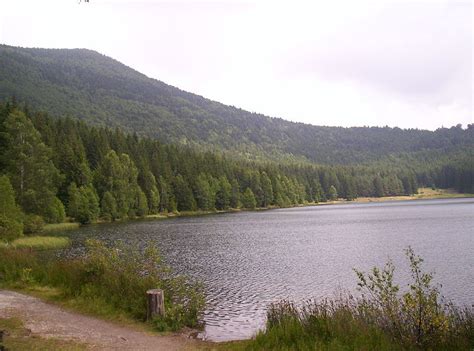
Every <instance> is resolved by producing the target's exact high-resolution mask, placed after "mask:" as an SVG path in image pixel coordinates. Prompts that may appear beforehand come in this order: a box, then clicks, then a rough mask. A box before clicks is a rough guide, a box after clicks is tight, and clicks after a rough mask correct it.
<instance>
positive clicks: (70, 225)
mask: <svg viewBox="0 0 474 351" xmlns="http://www.w3.org/2000/svg"><path fill="white" fill-rule="evenodd" d="M79 226H80V224H79V223H76V222H64V223H52V224H46V225H45V226H44V227H43V230H42V232H43V233H56V232H61V231H64V230H71V229H77V228H79Z"/></svg>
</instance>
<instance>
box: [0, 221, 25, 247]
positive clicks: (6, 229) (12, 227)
mask: <svg viewBox="0 0 474 351" xmlns="http://www.w3.org/2000/svg"><path fill="white" fill-rule="evenodd" d="M22 234H23V224H22V223H21V222H19V221H17V220H15V219H14V218H10V217H6V216H3V215H0V240H3V241H11V240H14V239H16V238H18V237H20V236H21V235H22Z"/></svg>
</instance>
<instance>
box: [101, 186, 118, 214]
mask: <svg viewBox="0 0 474 351" xmlns="http://www.w3.org/2000/svg"><path fill="white" fill-rule="evenodd" d="M100 207H101V216H102V217H103V218H105V219H107V220H109V221H113V220H115V219H118V218H119V214H118V212H117V201H115V198H114V196H113V195H112V193H111V192H109V191H106V192H105V193H104V195H103V196H102V201H101V204H100Z"/></svg>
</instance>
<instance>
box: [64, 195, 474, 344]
mask: <svg viewBox="0 0 474 351" xmlns="http://www.w3.org/2000/svg"><path fill="white" fill-rule="evenodd" d="M69 235H70V236H71V237H72V238H74V241H75V242H76V244H80V243H81V242H82V241H83V240H84V239H86V238H90V237H94V238H98V239H103V240H106V241H108V242H117V241H124V242H126V243H130V244H133V245H140V246H144V245H146V244H147V243H155V244H157V245H158V246H159V248H160V250H161V252H162V254H163V255H164V257H165V260H166V261H167V262H168V263H169V264H170V265H171V266H172V267H173V268H174V270H175V271H177V272H179V273H184V274H187V275H189V276H192V277H194V278H197V279H199V280H200V281H202V282H203V283H204V285H205V289H206V293H207V302H208V307H207V310H206V312H205V315H204V321H205V322H206V329H205V332H204V337H205V338H207V339H209V340H214V341H224V340H232V339H243V338H249V337H251V336H252V335H254V334H255V333H256V331H257V330H258V329H259V328H261V327H262V326H264V323H265V309H266V307H267V306H268V304H269V303H271V302H272V301H278V300H279V299H283V298H289V299H292V300H296V301H301V300H303V299H307V298H321V297H331V296H332V295H334V293H335V292H336V291H337V290H338V289H351V290H352V291H355V288H356V277H355V274H354V272H353V268H358V269H362V270H368V269H370V268H371V267H372V266H374V265H377V266H381V265H383V264H384V263H385V262H386V261H387V259H388V258H389V257H390V258H391V259H392V260H393V262H394V264H395V266H396V268H397V270H396V272H395V274H396V275H395V276H396V279H398V281H399V282H401V283H402V284H405V283H406V279H407V276H408V264H407V261H406V258H405V255H404V249H406V248H407V247H408V246H409V245H411V246H412V247H413V249H414V250H415V252H416V253H417V254H419V255H421V256H422V257H423V258H424V260H425V261H424V268H425V269H426V270H428V271H434V272H435V281H436V282H439V283H442V284H443V286H442V292H443V293H444V295H445V296H447V297H449V298H450V299H452V300H453V301H454V302H456V303H458V304H472V303H474V199H467V198H466V199H442V200H414V201H400V202H379V203H366V204H362V203H360V204H357V203H354V204H350V203H349V204H340V205H324V206H313V207H300V208H291V209H278V210H269V211H257V212H237V213H226V214H218V215H208V216H201V217H187V218H184V217H183V218H175V219H166V220H154V221H130V222H126V223H113V224H104V225H95V226H89V227H83V228H81V229H78V230H75V231H71V232H69Z"/></svg>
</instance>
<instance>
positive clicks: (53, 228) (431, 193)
mask: <svg viewBox="0 0 474 351" xmlns="http://www.w3.org/2000/svg"><path fill="white" fill-rule="evenodd" d="M461 198H465V199H468V198H474V194H468V193H458V192H455V191H454V190H452V189H436V190H432V189H431V188H419V189H418V194H413V195H396V196H382V197H358V198H356V199H354V200H346V199H337V200H332V201H326V202H309V203H304V204H297V205H293V206H288V207H278V206H270V207H258V208H255V209H246V208H231V209H228V210H208V211H202V210H198V211H182V212H170V213H158V214H152V215H146V216H144V217H138V218H125V219H120V220H116V221H102V220H98V221H96V222H94V223H89V224H80V223H78V222H63V223H56V224H47V225H45V228H44V229H43V231H42V232H41V233H40V235H45V234H56V235H60V233H61V232H63V231H70V230H75V229H79V228H81V227H84V226H90V225H100V224H110V223H126V222H129V221H144V220H147V221H153V220H166V219H173V218H181V217H183V218H186V217H200V216H208V215H219V214H226V213H238V212H258V211H270V210H277V209H290V208H301V207H313V206H329V205H341V204H368V203H378V202H399V201H415V200H436V199H461Z"/></svg>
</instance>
